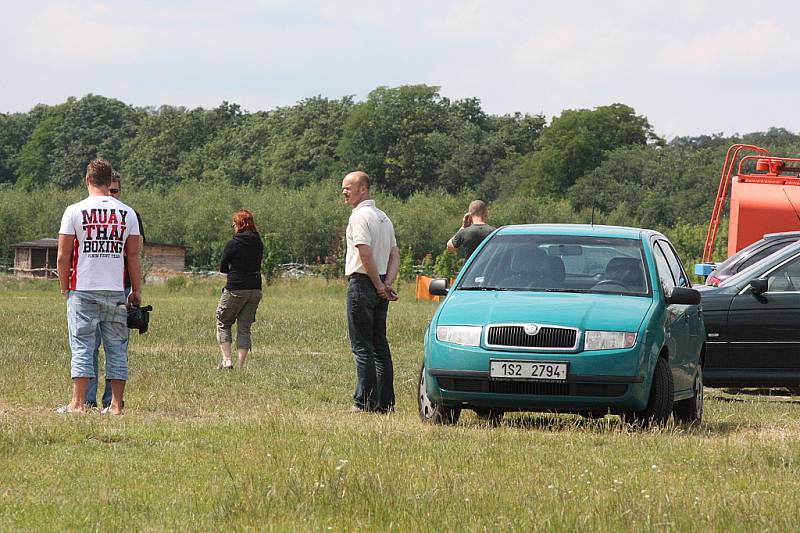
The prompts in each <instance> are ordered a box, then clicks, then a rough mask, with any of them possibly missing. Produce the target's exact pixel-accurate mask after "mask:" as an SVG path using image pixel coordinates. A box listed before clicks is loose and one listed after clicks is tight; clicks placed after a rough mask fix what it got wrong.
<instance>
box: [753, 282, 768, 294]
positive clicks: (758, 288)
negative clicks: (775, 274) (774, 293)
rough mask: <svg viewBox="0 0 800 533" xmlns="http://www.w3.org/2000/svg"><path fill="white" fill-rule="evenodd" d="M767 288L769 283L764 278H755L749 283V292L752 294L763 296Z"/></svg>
mask: <svg viewBox="0 0 800 533" xmlns="http://www.w3.org/2000/svg"><path fill="white" fill-rule="evenodd" d="M768 288H769V282H768V281H767V280H766V279H764V278H756V279H754V280H753V281H751V282H750V292H752V293H753V294H756V295H758V294H764V293H765V292H767V289H768Z"/></svg>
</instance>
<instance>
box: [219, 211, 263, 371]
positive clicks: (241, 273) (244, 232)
mask: <svg viewBox="0 0 800 533" xmlns="http://www.w3.org/2000/svg"><path fill="white" fill-rule="evenodd" d="M233 229H234V231H235V232H236V235H234V236H233V238H232V239H231V240H229V241H228V242H227V244H225V248H224V249H223V250H222V259H221V260H220V266H219V271H220V272H224V273H226V274H227V275H228V282H227V284H226V285H225V288H224V289H223V290H222V296H221V297H220V299H219V305H218V306H217V340H218V341H219V347H220V350H221V351H222V363H220V365H219V368H224V369H233V362H232V361H231V343H232V340H233V339H232V335H231V326H233V323H234V322H236V323H237V327H236V349H237V352H238V359H237V361H236V368H242V366H243V365H244V360H245V358H246V357H247V353H248V352H249V351H250V349H251V346H252V344H251V342H250V326H251V325H252V324H253V322H254V321H255V319H256V309H258V304H259V302H261V259H262V258H263V257H264V243H263V242H262V241H261V236H260V235H259V234H258V229H256V223H255V221H254V220H253V213H251V212H250V211H248V210H247V209H240V210H239V211H237V212H235V213H234V214H233Z"/></svg>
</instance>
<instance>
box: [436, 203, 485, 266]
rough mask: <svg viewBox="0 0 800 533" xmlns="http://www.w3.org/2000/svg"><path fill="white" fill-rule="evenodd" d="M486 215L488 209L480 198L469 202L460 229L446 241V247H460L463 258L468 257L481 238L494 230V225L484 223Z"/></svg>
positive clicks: (449, 248) (452, 248)
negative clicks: (462, 251)
mask: <svg viewBox="0 0 800 533" xmlns="http://www.w3.org/2000/svg"><path fill="white" fill-rule="evenodd" d="M488 215H489V210H488V209H487V208H486V204H485V203H483V201H482V200H473V201H472V202H470V204H469V209H468V211H467V212H466V213H464V218H463V219H462V222H461V229H459V230H458V231H457V232H456V234H455V235H453V237H452V238H451V239H450V240H449V241H447V249H448V250H450V251H451V252H454V251H456V249H458V248H462V249H463V250H464V259H469V256H471V255H472V252H474V251H475V249H476V248H477V247H478V245H480V243H482V242H483V239H485V238H486V237H488V236H489V234H490V233H491V232H493V231H494V230H495V228H494V226H490V225H489V224H487V223H486V218H487V217H488Z"/></svg>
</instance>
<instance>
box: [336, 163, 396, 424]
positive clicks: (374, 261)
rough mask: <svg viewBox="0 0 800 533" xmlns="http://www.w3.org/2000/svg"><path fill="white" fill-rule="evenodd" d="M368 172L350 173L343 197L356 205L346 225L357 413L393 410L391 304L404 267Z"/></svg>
mask: <svg viewBox="0 0 800 533" xmlns="http://www.w3.org/2000/svg"><path fill="white" fill-rule="evenodd" d="M369 187H370V178H369V176H368V175H367V173H366V172H361V171H357V172H351V173H349V174H348V175H346V176H345V177H344V180H343V181H342V195H343V196H344V201H345V203H346V204H347V205H349V206H351V207H352V208H353V212H352V214H351V215H350V220H349V221H348V223H347V235H346V236H347V256H346V258H345V269H344V273H345V274H346V275H347V278H348V285H347V326H348V332H349V334H350V347H351V349H352V351H353V358H354V359H355V364H356V391H355V394H354V395H353V407H352V410H353V411H356V412H358V411H378V412H383V413H386V412H389V411H392V410H393V409H394V369H393V366H392V354H391V351H390V350H389V341H388V340H387V338H386V315H387V313H388V311H389V302H390V301H394V300H397V294H396V293H395V291H394V289H393V288H392V283H394V280H395V278H396V277H397V272H398V270H399V267H400V253H399V252H398V249H397V241H396V240H395V235H394V225H393V224H392V221H391V220H389V217H387V216H386V213H384V212H383V211H381V210H380V209H378V208H377V207H375V200H372V199H370V196H369Z"/></svg>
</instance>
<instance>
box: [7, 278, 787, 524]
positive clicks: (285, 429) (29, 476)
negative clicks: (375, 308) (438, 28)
mask: <svg viewBox="0 0 800 533" xmlns="http://www.w3.org/2000/svg"><path fill="white" fill-rule="evenodd" d="M219 286H220V284H219V283H217V284H210V283H208V282H191V281H190V282H189V284H188V285H187V286H186V287H185V288H183V289H181V290H179V291H177V292H169V290H168V288H167V287H165V286H155V287H153V286H146V287H145V293H144V295H145V303H151V304H152V305H153V306H154V307H155V311H154V313H153V315H152V323H151V331H150V332H148V333H147V334H145V335H143V336H138V334H135V333H134V334H133V336H132V345H131V357H130V359H131V381H130V382H129V384H128V390H127V391H126V414H125V415H124V416H122V417H108V416H104V415H100V414H99V413H97V412H93V413H89V414H85V415H70V416H67V415H58V414H56V413H55V412H53V409H54V408H55V407H56V406H58V405H60V404H63V403H66V401H67V399H68V398H69V394H70V380H69V347H68V343H67V336H66V323H65V322H66V320H65V304H64V302H63V300H62V298H61V297H60V296H59V295H58V291H57V286H56V284H54V283H44V282H39V283H33V282H30V283H25V282H17V281H13V280H5V281H0V346H2V348H3V356H2V370H1V371H0V531H41V530H45V531H48V530H54V531H55V530H81V531H88V530H112V531H113V530H135V531H139V530H141V531H162V530H170V531H172V530H179V531H186V530H189V531H220V530H235V531H248V530H251V531H271V530H278V531H287V530H302V531H306V530H308V531H329V530H332V531H342V530H345V531H353V530H372V531H383V530H399V531H444V530H448V531H459V530H468V531H480V530H493V531H503V530H509V529H517V530H543V531H726V532H727V531H791V530H797V529H798V528H800V525H799V524H800V444H798V440H800V402H798V401H796V399H795V398H792V397H790V396H781V395H777V394H776V392H777V391H772V392H773V395H767V394H763V393H762V394H753V393H752V392H754V391H750V392H751V393H750V394H743V393H739V394H732V393H730V391H728V392H726V391H720V390H714V389H706V394H707V403H706V417H705V422H704V424H703V425H702V426H700V427H696V428H695V427H691V428H687V427H681V426H671V427H667V428H664V429H651V430H638V431H637V430H633V429H631V428H629V427H627V426H625V425H622V424H621V423H620V422H619V420H618V419H617V418H616V417H611V416H609V417H606V418H605V419H601V420H584V419H581V418H577V417H573V416H568V415H544V414H540V415H536V414H513V415H507V416H506V418H505V419H504V421H503V423H502V424H501V425H500V427H497V428H493V427H489V426H487V425H484V424H483V423H482V422H481V421H480V420H479V419H478V418H477V417H475V416H474V415H472V413H465V415H463V416H462V420H461V422H460V423H459V425H457V426H455V427H431V426H425V425H422V424H421V423H420V422H419V419H418V418H417V414H416V396H415V386H416V378H417V371H418V367H419V364H420V360H421V350H422V334H423V331H424V329H425V327H426V325H427V322H428V320H429V319H430V317H431V315H432V314H433V311H434V309H435V308H434V305H435V304H432V303H428V302H415V301H414V300H413V290H412V289H411V287H403V288H402V290H401V294H400V296H401V300H400V301H399V302H397V303H395V304H392V306H391V309H390V324H389V328H390V331H389V339H390V342H391V343H392V347H393V353H394V360H395V373H396V377H395V387H396V392H397V397H398V403H397V412H396V413H394V414H392V415H375V414H355V415H354V414H350V413H349V412H348V410H349V408H350V405H351V396H352V386H353V382H354V369H353V363H352V359H351V356H350V353H349V344H348V340H347V333H346V325H345V319H344V285H343V283H341V282H338V283H330V284H326V283H325V282H324V281H302V282H291V283H290V282H285V283H279V284H277V285H274V286H271V287H268V288H266V290H265V297H264V300H263V302H262V305H261V308H260V311H259V319H258V322H257V324H256V325H255V326H254V347H255V350H254V352H253V354H252V355H251V358H250V359H249V361H248V365H247V368H246V369H245V370H243V371H241V372H240V371H234V372H229V371H220V370H217V369H216V365H217V363H218V362H219V361H218V360H219V354H218V347H217V345H216V342H215V339H214V309H215V305H216V301H217V297H218V294H219Z"/></svg>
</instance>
